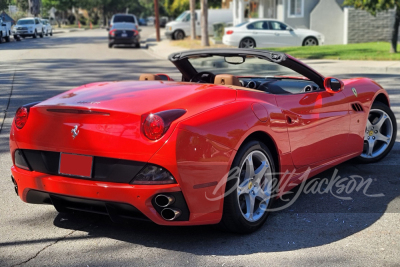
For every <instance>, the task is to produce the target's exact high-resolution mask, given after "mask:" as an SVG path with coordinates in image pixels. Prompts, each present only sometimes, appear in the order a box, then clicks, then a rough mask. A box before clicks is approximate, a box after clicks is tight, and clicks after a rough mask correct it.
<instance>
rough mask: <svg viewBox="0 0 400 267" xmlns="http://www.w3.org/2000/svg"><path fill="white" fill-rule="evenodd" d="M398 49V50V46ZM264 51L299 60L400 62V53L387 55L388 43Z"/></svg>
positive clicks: (399, 47) (301, 47) (284, 48)
mask: <svg viewBox="0 0 400 267" xmlns="http://www.w3.org/2000/svg"><path fill="white" fill-rule="evenodd" d="M263 49H264V48H263ZM398 49H399V50H400V46H398ZM265 50H272V51H280V52H284V53H286V54H289V55H291V56H294V57H296V58H300V59H342V60H400V52H399V53H397V54H391V53H389V51H390V43H388V42H377V43H362V44H348V45H322V46H311V47H310V46H300V47H283V48H265Z"/></svg>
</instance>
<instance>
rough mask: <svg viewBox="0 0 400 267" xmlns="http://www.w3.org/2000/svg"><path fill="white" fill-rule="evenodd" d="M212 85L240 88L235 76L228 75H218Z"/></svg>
mask: <svg viewBox="0 0 400 267" xmlns="http://www.w3.org/2000/svg"><path fill="white" fill-rule="evenodd" d="M214 84H220V85H235V86H242V85H241V84H240V81H239V79H238V78H237V77H236V76H233V75H229V74H218V75H217V76H215V79H214Z"/></svg>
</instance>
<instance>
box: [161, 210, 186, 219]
mask: <svg viewBox="0 0 400 267" xmlns="http://www.w3.org/2000/svg"><path fill="white" fill-rule="evenodd" d="M180 215H181V211H180V210H177V209H170V208H165V209H163V210H162V211H161V217H163V219H164V220H167V221H173V220H175V219H177V218H178V217H179V216H180Z"/></svg>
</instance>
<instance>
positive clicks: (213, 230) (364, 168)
mask: <svg viewBox="0 0 400 267" xmlns="http://www.w3.org/2000/svg"><path fill="white" fill-rule="evenodd" d="M399 147H400V144H399V143H397V144H396V149H395V150H394V151H393V152H392V153H391V154H390V155H389V156H388V157H387V159H385V160H383V161H382V162H380V163H377V164H369V165H357V164H354V163H353V162H346V163H343V164H341V165H338V166H336V167H334V168H331V169H329V170H327V171H325V172H323V173H321V174H319V175H317V177H313V178H311V179H309V180H308V181H307V183H305V187H307V185H308V188H311V187H312V184H313V183H316V181H318V179H319V178H328V179H331V178H332V175H333V174H334V173H335V169H337V170H338V172H337V175H336V176H340V177H341V178H348V180H351V176H353V177H354V176H358V178H355V179H356V180H357V179H360V177H362V178H363V179H364V181H366V180H367V179H369V178H371V185H370V186H369V187H367V188H366V191H365V192H364V189H365V186H364V187H360V189H359V190H358V191H357V192H356V190H353V191H352V192H351V193H350V194H346V193H345V192H344V191H345V190H347V189H348V188H349V185H348V184H349V183H344V185H345V186H347V187H345V188H344V189H343V188H342V193H339V191H340V188H341V187H340V186H339V187H334V188H333V189H332V190H330V192H327V193H325V194H320V193H315V194H313V193H312V192H308V193H304V191H305V190H304V188H305V187H303V188H301V187H297V188H295V190H293V195H296V193H297V192H298V191H299V190H300V191H301V194H300V196H299V197H298V198H297V200H296V201H295V202H294V203H293V204H292V205H290V206H289V207H288V208H287V209H285V210H282V211H278V212H274V213H272V214H271V215H270V217H269V218H268V220H267V223H266V224H265V225H264V226H263V227H262V228H261V229H260V230H259V231H257V232H255V233H253V234H250V235H238V234H232V233H228V232H223V231H220V230H219V229H217V227H215V226H191V227H167V226H159V225H156V224H154V223H151V222H139V221H134V222H132V223H129V224H116V223H113V222H111V221H110V220H109V219H108V217H105V216H101V215H95V216H93V215H88V214H84V213H77V214H59V215H57V217H56V218H55V219H54V222H53V223H54V225H55V226H56V227H60V228H64V229H71V230H80V231H84V232H87V236H88V238H104V237H105V238H110V239H114V240H119V241H123V242H127V243H132V244H137V245H142V246H146V247H155V248H161V249H165V250H173V251H180V252H185V253H192V254H196V255H221V256H229V255H247V254H253V253H258V252H279V251H290V250H297V249H302V248H309V247H315V246H322V245H326V244H329V243H332V242H335V241H339V240H341V239H344V238H346V237H349V236H351V235H353V234H355V233H357V232H360V231H362V230H364V229H366V228H368V227H369V226H371V225H372V224H374V223H376V222H377V221H378V220H379V218H381V216H382V215H383V214H384V213H394V212H398V211H399V210H398V208H397V207H395V206H394V205H393V203H392V202H393V200H394V199H395V198H396V197H398V196H399V191H398V189H399V188H400V170H399V169H398V167H397V164H396V162H395V160H393V158H398V155H399V154H400V153H399V150H400V149H399ZM383 168H384V169H385V172H383V171H382V169H383ZM388 174H390V175H389V176H388ZM342 185H343V183H342ZM357 185H358V184H357ZM326 187H327V186H325V187H323V189H326ZM350 187H351V186H350ZM311 191H312V190H311ZM381 194H383V195H384V196H380V195H381ZM372 195H373V196H375V197H372ZM378 195H379V196H378ZM376 196H378V197H376ZM343 197H350V198H351V199H348V200H345V199H343ZM285 204H286V202H285V201H282V200H278V201H277V202H276V203H275V205H274V207H279V206H283V205H285ZM83 224H87V227H84V228H82V225H83ZM110 249H112V248H110Z"/></svg>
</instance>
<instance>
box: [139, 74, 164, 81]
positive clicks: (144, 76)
mask: <svg viewBox="0 0 400 267" xmlns="http://www.w3.org/2000/svg"><path fill="white" fill-rule="evenodd" d="M139 81H161V77H160V76H157V75H154V74H150V73H144V74H142V75H140V77H139Z"/></svg>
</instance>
